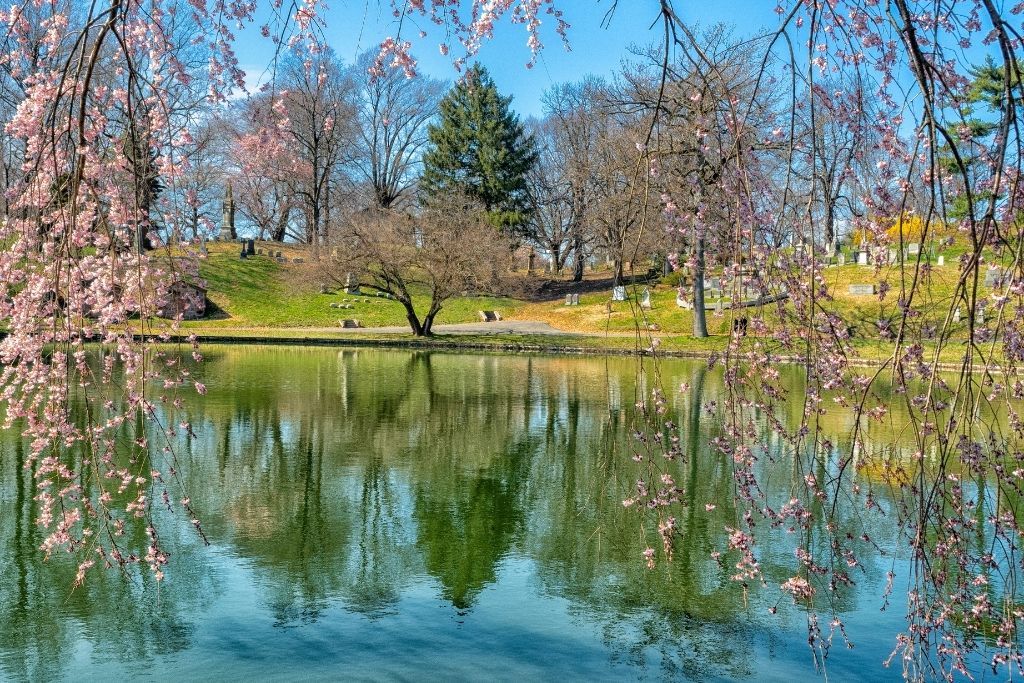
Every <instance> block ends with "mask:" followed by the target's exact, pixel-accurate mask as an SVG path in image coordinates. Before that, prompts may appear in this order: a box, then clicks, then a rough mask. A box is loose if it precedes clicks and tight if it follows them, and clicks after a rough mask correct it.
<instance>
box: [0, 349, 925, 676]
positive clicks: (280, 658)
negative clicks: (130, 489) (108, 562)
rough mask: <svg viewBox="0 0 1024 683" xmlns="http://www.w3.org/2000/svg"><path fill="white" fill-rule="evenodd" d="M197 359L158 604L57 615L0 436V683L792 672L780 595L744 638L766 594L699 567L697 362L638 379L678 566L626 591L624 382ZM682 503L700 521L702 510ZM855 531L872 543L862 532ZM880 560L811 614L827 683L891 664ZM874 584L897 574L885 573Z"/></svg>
mask: <svg viewBox="0 0 1024 683" xmlns="http://www.w3.org/2000/svg"><path fill="white" fill-rule="evenodd" d="M206 353H207V355H208V358H209V360H208V362H207V363H206V364H205V366H204V367H202V368H201V369H200V372H201V373H202V374H203V381H204V382H205V383H206V384H207V386H208V387H209V389H210V392H209V395H208V396H207V397H205V398H203V399H199V398H195V399H190V403H189V406H188V412H189V419H191V420H192V421H193V422H194V424H195V425H196V427H197V428H198V431H199V438H198V439H197V440H195V441H194V442H192V443H191V444H189V445H188V447H187V448H184V449H183V453H182V469H183V474H184V476H185V478H186V480H187V481H188V484H189V494H190V496H191V497H192V499H193V501H194V502H195V503H196V506H197V509H198V510H199V512H200V515H201V517H202V519H203V523H204V528H205V529H206V530H207V533H208V534H209V536H210V538H211V541H212V542H213V546H212V547H210V548H204V547H201V546H200V545H199V544H198V543H197V542H196V540H195V537H194V535H193V534H192V533H191V532H190V530H189V529H188V524H187V523H186V522H185V521H184V520H181V519H180V518H172V519H166V518H165V519H163V520H162V522H163V524H162V526H161V529H162V531H163V534H164V537H165V541H166V544H167V545H168V547H170V548H171V549H172V550H173V551H174V555H173V556H172V559H171V565H170V567H169V572H168V574H169V577H170V578H169V580H168V582H167V583H166V584H165V585H164V586H163V587H162V588H161V590H160V592H159V593H156V592H155V591H154V590H153V588H152V585H151V584H150V583H148V582H147V583H146V584H145V585H138V586H136V587H135V588H131V589H130V588H126V587H125V584H124V583H123V582H122V581H121V580H120V579H119V578H117V577H116V576H113V575H99V577H93V578H90V580H89V583H88V584H87V586H86V587H85V588H84V589H81V590H80V591H77V592H76V593H74V594H73V595H71V597H70V598H69V596H68V593H69V591H68V589H67V586H69V585H70V582H71V577H72V576H73V568H71V569H69V567H68V566H66V563H62V561H61V560H60V558H56V559H55V561H53V562H51V563H49V564H47V565H44V564H43V563H42V562H41V561H40V558H39V556H38V554H36V552H35V548H36V547H37V546H38V543H39V537H38V532H36V531H34V530H33V528H32V526H31V524H30V523H29V519H28V516H27V511H28V506H29V505H30V504H31V503H30V501H31V495H30V494H31V491H30V488H31V487H30V486H29V485H28V484H27V483H26V482H27V481H28V479H27V477H26V475H24V474H20V477H21V478H19V473H20V472H21V469H20V467H19V466H18V464H17V463H16V462H15V459H16V458H15V457H13V456H14V446H13V444H12V443H11V442H10V436H9V435H3V436H0V439H6V441H0V553H2V555H0V556H3V557H5V558H11V562H10V563H9V564H8V566H7V567H6V568H5V569H4V570H3V572H2V573H0V632H3V633H5V634H7V636H8V637H7V640H6V642H0V675H3V676H6V677H14V678H20V677H27V678H36V679H40V678H43V679H45V678H55V677H60V676H66V677H74V678H75V679H76V680H109V679H112V678H113V679H120V678H125V677H127V676H129V675H133V674H136V673H144V674H146V676H147V677H149V678H153V679H166V680H191V679H204V680H211V679H212V680H244V679H252V680H262V679H266V678H274V679H276V680H310V679H337V678H345V679H357V680H358V679H381V678H387V679H420V678H429V679H449V678H457V679H465V678H473V679H480V678H487V679H495V680H523V679H556V678H566V679H573V680H578V679H587V680H590V679H593V680H621V679H623V678H629V679H632V678H637V677H642V678H663V677H665V678H679V679H685V678H691V679H699V680H715V679H731V678H741V679H747V680H777V681H784V680H785V681H788V680H793V679H798V680H804V679H808V678H810V677H812V676H813V675H814V674H813V668H812V663H811V655H810V651H809V650H808V648H807V645H806V628H805V617H804V614H803V612H801V611H800V610H798V609H796V608H794V607H793V606H792V604H791V601H789V600H788V598H783V599H782V601H781V602H780V603H779V605H780V610H779V615H778V616H770V615H769V614H768V611H767V608H768V606H769V605H770V604H774V603H775V601H776V599H777V594H776V593H775V592H770V593H769V594H767V595H766V594H762V593H760V592H757V591H755V592H754V593H753V594H751V595H750V596H749V597H748V598H744V596H743V593H742V591H741V590H740V589H739V587H738V586H736V585H735V584H734V583H732V582H730V581H728V580H727V579H726V578H725V576H727V574H728V573H729V572H728V570H721V569H719V568H718V567H717V566H716V565H715V564H714V563H713V562H712V561H711V560H710V558H709V553H710V551H711V550H712V549H714V548H720V547H722V546H723V545H724V541H723V540H722V535H721V527H722V526H724V523H725V522H726V521H727V519H726V515H725V511H726V510H727V509H728V508H729V506H730V504H731V503H730V498H731V491H732V485H731V480H730V475H729V472H728V468H727V467H724V466H723V465H722V463H720V462H718V461H717V460H716V456H715V454H714V453H712V452H711V451H710V450H709V449H708V448H707V447H706V446H704V445H703V444H705V443H707V439H708V437H709V435H710V433H711V432H712V431H713V430H714V429H715V426H714V424H713V423H712V421H711V420H709V419H707V417H706V414H705V413H703V412H697V413H694V412H693V410H692V407H693V402H692V399H691V398H690V397H689V395H683V396H680V395H679V394H678V392H677V391H675V389H676V388H677V387H678V386H679V384H680V383H682V382H684V381H685V382H688V383H691V384H693V383H694V382H698V383H700V384H701V386H702V389H703V391H704V392H705V393H704V401H707V400H710V399H712V398H716V397H717V396H716V394H717V392H720V391H721V381H720V378H719V377H717V376H716V375H715V374H714V373H705V372H702V371H701V368H703V367H704V363H703V362H694V363H689V362H679V363H666V364H665V365H664V367H663V371H664V373H665V376H664V380H665V386H666V387H667V388H668V392H669V394H670V403H671V405H672V407H673V408H672V411H671V412H672V413H673V419H675V420H676V421H677V422H678V423H679V424H680V425H682V428H683V434H684V436H686V437H687V438H689V437H690V435H691V434H696V435H697V437H698V440H697V441H696V442H693V443H692V445H693V446H694V448H693V449H690V448H689V446H690V445H691V444H687V451H688V452H689V451H690V450H692V456H691V457H692V459H693V460H692V461H693V467H692V468H691V469H690V470H689V471H688V472H684V473H682V475H681V476H686V477H689V478H687V479H685V480H686V481H687V486H690V485H691V484H692V486H693V487H695V493H694V495H695V498H696V500H695V503H696V504H695V506H694V507H695V508H700V509H701V514H695V512H694V510H693V509H692V508H690V509H684V510H681V511H679V513H680V522H681V524H682V525H683V526H684V528H685V529H686V530H687V533H688V534H689V535H688V536H687V538H688V540H689V541H690V544H689V545H688V546H687V547H686V548H683V549H680V551H679V552H677V556H676V559H675V561H674V562H673V563H672V564H670V565H660V566H659V567H658V568H657V569H656V570H655V571H652V572H649V571H647V570H646V569H644V568H643V566H642V561H641V558H640V551H641V550H642V548H643V547H644V545H645V542H644V540H643V539H642V538H640V537H639V534H638V528H637V518H636V517H635V516H633V515H632V513H627V512H625V511H623V510H622V505H621V500H622V497H623V492H624V491H625V490H627V488H628V487H629V486H630V485H631V483H632V481H633V480H634V479H635V476H636V473H635V470H633V469H632V466H631V464H630V463H629V462H628V451H629V448H630V446H631V444H632V441H631V438H630V427H629V420H628V419H627V417H626V415H625V413H620V412H619V411H628V410H632V405H633V403H634V401H635V396H636V392H635V373H634V371H635V366H634V365H633V363H632V362H631V361H629V360H624V359H615V360H609V359H565V358H543V357H529V356H487V355H483V356H468V357H459V356H454V355H444V354H434V355H430V356H428V355H427V354H413V353H405V352H384V351H350V350H346V351H342V352H337V351H333V350H316V349H291V348H287V349H273V348H266V349H237V348H220V347H216V348H212V349H208V350H207V351H206ZM794 393H795V394H798V398H797V399H795V400H799V393H800V392H794ZM694 418H696V419H697V422H696V423H693V422H691V421H692V420H693V419H694ZM842 428H843V427H840V430H841V429H842ZM694 430H696V431H694ZM776 446H777V447H781V445H780V444H776ZM610 451H614V455H613V456H608V455H607V453H608V452H610ZM775 468H776V470H777V471H773V472H772V476H771V478H770V481H771V485H772V486H775V487H778V489H779V490H780V491H785V490H786V487H787V486H788V485H789V482H790V481H791V478H792V476H793V473H792V472H790V471H788V468H786V467H785V466H781V465H776V466H775ZM680 481H683V479H680ZM705 502H715V503H716V504H717V505H718V506H719V513H720V514H719V516H717V517H716V516H714V515H712V516H707V515H705V514H703V505H704V503H705ZM883 504H884V501H883ZM867 528H868V529H869V530H870V531H871V533H872V536H873V537H875V538H877V539H878V540H879V541H880V542H883V543H885V542H889V543H891V542H892V540H893V539H892V538H891V529H890V530H887V529H885V527H884V524H883V523H878V524H875V525H874V526H872V525H871V524H870V523H869V525H868V527H867ZM760 559H761V562H762V564H763V566H764V570H765V574H766V579H767V580H768V582H769V584H772V583H774V584H776V585H777V584H778V583H780V582H781V581H782V580H784V579H785V578H788V576H790V575H791V574H792V571H791V567H792V565H793V538H792V537H791V536H790V537H787V536H786V535H785V534H784V533H782V532H778V533H773V534H772V535H771V536H770V537H769V540H768V543H766V545H765V547H764V548H763V549H762V555H761V558H760ZM887 562H889V560H886V561H884V562H883V561H879V562H878V563H876V564H875V565H874V566H871V567H869V570H868V571H867V572H866V573H859V574H854V580H855V581H856V582H857V586H856V588H855V589H854V590H853V591H850V592H846V593H845V594H844V595H842V596H841V597H840V598H839V601H838V602H837V604H838V605H839V609H840V611H841V612H842V614H843V618H844V620H845V622H846V625H847V628H848V631H849V633H850V635H851V637H852V639H853V641H854V642H855V644H856V647H855V649H853V650H847V649H845V647H844V646H843V643H842V641H841V636H839V635H838V634H837V635H836V638H835V642H834V645H833V650H832V653H831V655H830V657H829V660H828V663H827V669H828V672H829V675H830V676H831V677H832V678H833V680H884V679H895V678H898V677H899V674H900V670H899V663H898V662H897V663H896V664H895V665H894V668H890V669H883V668H882V667H881V661H882V660H883V659H884V658H885V657H886V656H888V654H889V652H890V650H891V648H892V644H893V638H894V635H895V633H896V632H897V630H899V628H900V627H901V625H902V616H903V611H904V605H903V604H901V603H900V602H899V600H898V599H897V598H894V599H893V600H892V604H891V606H890V608H889V610H888V611H887V612H884V613H882V612H880V611H879V607H880V606H881V602H880V598H879V596H880V593H881V588H882V585H883V584H884V575H885V572H886V571H888V570H889V568H890V565H889V564H888V563H887ZM896 568H897V572H898V574H899V575H900V576H901V577H905V575H906V571H905V569H904V568H905V565H904V562H903V561H902V560H901V559H897V560H896ZM146 590H148V591H150V592H149V593H148V597H147V598H146V599H145V600H142V599H140V598H139V597H138V596H139V595H141V594H144V591H146ZM133 594H134V595H133ZM894 595H896V596H898V595H900V590H899V583H898V584H897V590H896V592H895V594H894ZM828 618H829V617H828V615H827V613H823V614H822V619H823V622H822V627H823V629H824V630H825V631H826V633H827V631H828Z"/></svg>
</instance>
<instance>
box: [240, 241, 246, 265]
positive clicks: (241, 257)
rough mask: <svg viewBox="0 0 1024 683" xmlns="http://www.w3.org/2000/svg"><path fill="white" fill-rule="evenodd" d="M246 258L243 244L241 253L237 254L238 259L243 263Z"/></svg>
mask: <svg viewBox="0 0 1024 683" xmlns="http://www.w3.org/2000/svg"><path fill="white" fill-rule="evenodd" d="M246 257H247V254H246V253H245V245H244V244H243V245H242V251H241V252H239V254H238V258H240V259H242V260H243V261H244V260H245V259H246Z"/></svg>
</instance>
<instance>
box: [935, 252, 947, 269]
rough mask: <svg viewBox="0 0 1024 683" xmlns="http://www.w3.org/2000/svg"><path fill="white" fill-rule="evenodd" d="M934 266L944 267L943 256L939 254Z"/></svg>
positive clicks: (944, 259)
mask: <svg viewBox="0 0 1024 683" xmlns="http://www.w3.org/2000/svg"><path fill="white" fill-rule="evenodd" d="M935 265H937V266H944V265H946V257H945V256H943V255H942V254H939V260H938V262H937V263H936V264H935Z"/></svg>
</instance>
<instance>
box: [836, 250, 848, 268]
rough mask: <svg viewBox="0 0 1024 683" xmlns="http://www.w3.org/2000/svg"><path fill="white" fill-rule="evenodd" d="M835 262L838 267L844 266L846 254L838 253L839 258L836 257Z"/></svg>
mask: <svg viewBox="0 0 1024 683" xmlns="http://www.w3.org/2000/svg"><path fill="white" fill-rule="evenodd" d="M836 261H837V262H838V263H839V265H841V266H845V265H846V254H844V253H843V252H839V256H837V257H836Z"/></svg>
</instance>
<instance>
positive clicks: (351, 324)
mask: <svg viewBox="0 0 1024 683" xmlns="http://www.w3.org/2000/svg"><path fill="white" fill-rule="evenodd" d="M338 324H339V325H341V326H342V327H343V328H345V329H346V330H351V329H357V328H360V327H362V324H361V323H360V322H359V321H358V320H355V319H352V318H346V319H344V320H339V321H338Z"/></svg>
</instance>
